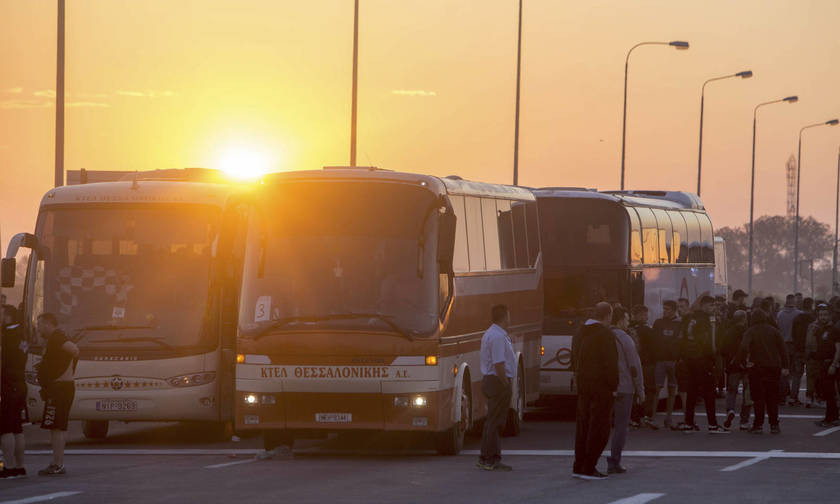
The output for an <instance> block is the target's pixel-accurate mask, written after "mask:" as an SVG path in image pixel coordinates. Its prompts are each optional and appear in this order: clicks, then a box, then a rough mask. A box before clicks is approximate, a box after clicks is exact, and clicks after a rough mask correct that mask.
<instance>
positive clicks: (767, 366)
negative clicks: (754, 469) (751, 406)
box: [735, 312, 788, 434]
mask: <svg viewBox="0 0 840 504" xmlns="http://www.w3.org/2000/svg"><path fill="white" fill-rule="evenodd" d="M747 355H749V362H746V356H747ZM735 360H736V361H738V362H741V363H744V366H746V367H747V369H748V372H749V375H750V394H751V395H752V400H753V403H755V420H754V422H753V427H752V429H750V432H752V433H754V434H761V432H762V429H763V428H764V410H765V408H766V409H767V416H768V420H769V421H770V432H771V433H773V434H778V433H780V432H781V430H780V429H779V396H778V393H779V380H780V379H781V377H782V376H786V375H787V374H788V356H787V350H786V348H785V343H784V340H783V337H782V333H781V332H780V331H779V330H778V329H776V328H775V327H773V326H772V325H770V319H769V318H768V317H767V315H765V314H764V312H756V313H755V314H753V320H752V326H751V327H750V328H749V330H747V332H746V333H744V339H743V341H741V347H740V348H739V350H738V354H737V355H736V356H735Z"/></svg>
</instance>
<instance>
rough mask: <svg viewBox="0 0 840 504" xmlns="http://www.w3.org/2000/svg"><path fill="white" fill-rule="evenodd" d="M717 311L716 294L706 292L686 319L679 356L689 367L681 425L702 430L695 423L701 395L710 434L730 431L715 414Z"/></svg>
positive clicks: (686, 428)
mask: <svg viewBox="0 0 840 504" xmlns="http://www.w3.org/2000/svg"><path fill="white" fill-rule="evenodd" d="M714 311H715V298H713V297H712V296H708V295H704V296H702V297H701V298H700V300H699V309H696V310H695V311H694V312H692V313H691V315H689V316H688V317H687V318H686V319H685V320H683V327H682V339H681V340H680V359H681V360H682V363H683V366H685V369H686V371H687V376H686V377H687V379H688V383H687V388H688V390H687V397H686V402H685V421H684V423H683V425H682V427H681V429H682V430H685V431H694V430H699V429H697V428H696V427H695V425H694V406H695V405H696V404H697V398H698V396H699V397H702V398H703V402H704V403H705V404H706V419H707V420H708V424H709V433H710V434H728V433H729V431H728V430H727V429H724V428H723V427H721V426H719V425H718V423H717V417H716V416H715V379H714V366H715V353H716V349H715V325H714V322H713V320H712V314H713V313H714Z"/></svg>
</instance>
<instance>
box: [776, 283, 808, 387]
mask: <svg viewBox="0 0 840 504" xmlns="http://www.w3.org/2000/svg"><path fill="white" fill-rule="evenodd" d="M801 313H802V312H801V311H799V310H798V309H797V308H796V296H795V295H793V294H788V295H787V296H786V297H785V306H784V308H782V310H781V311H780V312H779V314H778V315H776V323H777V324H778V326H779V330H780V331H781V332H782V337H783V338H784V341H785V349H786V351H787V354H788V356H789V357H793V355H794V353H795V352H796V349H795V347H794V344H793V320H794V319H795V318H796V317H797V316H799V314H801ZM779 387H780V388H781V390H780V391H779V392H781V398H782V402H785V401H784V399H785V398H786V397H788V396H789V395H790V396H793V394H794V392H793V391H792V390H791V384H790V378H789V377H788V376H784V377H782V378H781V379H780V381H779ZM797 388H798V387H797ZM796 394H797V395H798V394H799V391H798V390H797V391H796Z"/></svg>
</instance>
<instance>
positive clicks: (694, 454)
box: [461, 450, 840, 460]
mask: <svg viewBox="0 0 840 504" xmlns="http://www.w3.org/2000/svg"><path fill="white" fill-rule="evenodd" d="M574 454H575V452H574V450H502V455H508V456H526V457H571V456H574ZM461 455H479V450H463V451H461ZM621 455H622V456H627V457H677V458H680V457H683V458H756V457H767V458H782V459H822V460H825V459H832V460H833V459H837V460H840V452H786V451H773V452H766V451H668V450H663V451H652V450H650V451H648V450H625V451H624V452H622V454H621Z"/></svg>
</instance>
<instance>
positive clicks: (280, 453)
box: [256, 445, 292, 460]
mask: <svg viewBox="0 0 840 504" xmlns="http://www.w3.org/2000/svg"><path fill="white" fill-rule="evenodd" d="M256 458H257V460H271V459H280V460H287V459H290V458H292V448H291V447H290V446H287V445H280V446H278V447H277V448H272V449H271V450H260V451H258V452H257V456H256Z"/></svg>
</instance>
